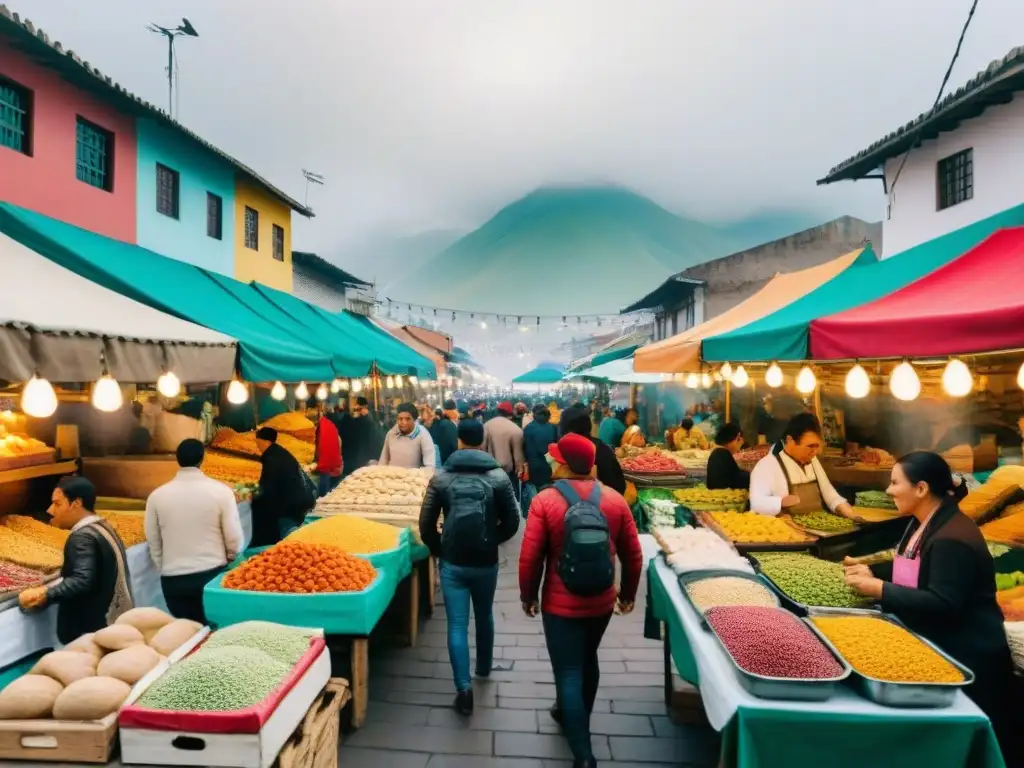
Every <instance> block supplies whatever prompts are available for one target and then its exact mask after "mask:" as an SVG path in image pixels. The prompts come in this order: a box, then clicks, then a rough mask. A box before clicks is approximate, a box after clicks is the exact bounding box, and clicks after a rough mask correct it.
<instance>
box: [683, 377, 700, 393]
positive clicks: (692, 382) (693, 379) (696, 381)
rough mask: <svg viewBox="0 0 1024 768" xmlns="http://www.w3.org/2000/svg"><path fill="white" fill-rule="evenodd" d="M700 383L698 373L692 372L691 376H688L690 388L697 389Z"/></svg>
mask: <svg viewBox="0 0 1024 768" xmlns="http://www.w3.org/2000/svg"><path fill="white" fill-rule="evenodd" d="M698 384H700V379H699V378H697V374H696V373H691V374H690V375H689V376H687V377H686V386H688V387H689V388H690V389H696V388H697V385H698Z"/></svg>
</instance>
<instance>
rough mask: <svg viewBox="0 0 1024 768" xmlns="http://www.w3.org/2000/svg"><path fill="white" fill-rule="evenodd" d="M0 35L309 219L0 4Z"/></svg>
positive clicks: (219, 152)
mask: <svg viewBox="0 0 1024 768" xmlns="http://www.w3.org/2000/svg"><path fill="white" fill-rule="evenodd" d="M0 33H7V34H9V35H10V36H11V37H12V38H13V39H15V40H16V41H17V42H18V43H20V44H21V47H22V48H23V50H25V51H26V52H28V53H30V54H31V55H32V57H33V58H34V59H35V60H36V61H38V62H40V63H42V64H44V65H47V66H50V67H52V68H54V69H57V70H58V71H60V72H61V74H62V75H64V76H65V78H66V79H68V80H69V81H70V82H72V83H74V84H76V85H79V86H81V87H83V88H92V89H94V90H97V91H99V92H100V93H102V94H103V95H104V96H105V97H106V98H108V99H109V100H110V101H111V102H113V103H114V104H116V105H117V106H119V107H120V108H122V109H124V110H126V111H128V112H130V113H133V114H135V115H137V116H142V117H148V118H151V119H153V120H156V121H157V122H159V123H161V124H162V125H164V126H167V127H169V128H171V129H173V130H175V131H177V132H179V133H181V134H182V135H184V136H186V137H187V138H189V139H191V140H192V141H195V142H197V143H198V144H200V145H202V146H203V147H205V148H206V149H208V150H209V151H210V152H213V153H214V154H215V155H217V156H218V157H220V158H222V159H223V160H225V161H227V162H228V163H230V164H231V165H232V166H234V168H235V170H236V171H237V172H238V173H239V174H241V175H242V176H243V177H244V178H245V179H246V180H247V181H249V182H250V183H253V184H256V185H258V186H260V187H262V188H263V189H264V190H266V191H267V192H268V193H269V194H270V195H271V196H273V197H275V198H277V199H278V200H279V201H280V202H282V203H284V204H285V205H287V206H289V207H290V208H291V209H292V210H293V211H295V212H296V213H300V214H302V215H303V216H307V217H311V216H313V211H312V210H311V209H309V208H307V207H306V206H304V205H302V203H300V202H298V201H297V200H295V199H293V198H291V197H289V196H288V195H286V194H285V193H284V192H282V191H281V190H280V189H278V188H277V187H275V186H274V185H273V184H271V183H270V182H269V181H267V180H266V179H264V178H263V177H262V176H260V175H259V174H258V173H256V171H254V170H253V169H252V168H250V167H249V166H247V165H245V164H243V163H240V162H239V161H238V160H235V158H233V157H231V155H229V154H227V153H226V152H224V151H223V150H220V149H218V148H217V147H215V146H213V145H212V144H211V143H210V142H208V141H206V140H205V139H203V138H202V137H201V136H198V135H197V134H195V133H193V132H192V131H190V130H189V129H188V128H186V127H185V126H184V125H182V124H181V123H179V122H178V121H177V120H175V119H174V118H173V117H171V116H170V115H169V114H167V113H166V112H164V111H163V110H162V109H160V108H159V107H157V106H154V105H153V104H150V103H149V102H148V101H145V100H143V99H141V98H139V97H138V96H136V95H135V94H133V93H130V92H129V91H127V90H126V89H125V88H124V87H123V86H122V85H120V84H119V83H116V82H114V80H113V78H111V77H110V76H109V75H105V74H103V73H102V72H100V70H99V69H97V68H96V67H94V66H92V65H91V64H90V63H89V62H88V61H83V60H82V58H81V57H80V56H78V54H76V53H75V52H74V51H72V50H70V49H68V50H65V48H64V47H63V46H62V45H61V44H60V43H59V42H58V41H56V40H53V41H51V40H50V37H49V35H47V34H46V33H45V32H44V31H43V30H41V29H38V28H37V27H36V26H35V25H34V24H33V23H32V22H31V21H29V20H28V19H23V18H21V16H19V15H18V14H17V13H14V12H13V11H11V10H10V9H8V8H7V6H6V5H3V4H2V3H0Z"/></svg>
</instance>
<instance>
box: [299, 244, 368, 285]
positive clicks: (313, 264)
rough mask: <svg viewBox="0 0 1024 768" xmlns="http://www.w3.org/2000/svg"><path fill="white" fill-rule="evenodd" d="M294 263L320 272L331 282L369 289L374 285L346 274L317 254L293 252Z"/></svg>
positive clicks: (349, 273) (348, 273)
mask: <svg viewBox="0 0 1024 768" xmlns="http://www.w3.org/2000/svg"><path fill="white" fill-rule="evenodd" d="M292 263H293V264H295V265H296V266H298V267H305V268H306V269H308V270H311V271H314V272H319V273H320V274H321V275H324V276H325V277H327V278H329V279H331V280H335V281H337V282H339V283H344V284H346V285H356V286H365V287H367V288H369V287H370V286H371V285H373V283H368V282H366V281H365V280H360V279H359V278H358V277H356V276H355V275H353V274H352V273H351V272H346V271H345V270H344V269H342V268H341V267H338V266H336V265H334V264H331V262H329V261H327V259H325V258H323V257H322V256H317V255H316V254H315V253H307V252H306V251H292Z"/></svg>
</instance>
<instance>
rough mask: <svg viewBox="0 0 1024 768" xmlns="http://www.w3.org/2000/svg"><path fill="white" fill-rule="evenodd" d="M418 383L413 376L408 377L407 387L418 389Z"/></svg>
mask: <svg viewBox="0 0 1024 768" xmlns="http://www.w3.org/2000/svg"><path fill="white" fill-rule="evenodd" d="M419 383H420V380H419V379H418V378H416V377H415V376H410V377H409V385H410V386H413V387H418V386H419Z"/></svg>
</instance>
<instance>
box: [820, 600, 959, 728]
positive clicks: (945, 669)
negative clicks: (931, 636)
mask: <svg viewBox="0 0 1024 768" xmlns="http://www.w3.org/2000/svg"><path fill="white" fill-rule="evenodd" d="M804 621H806V622H807V623H808V625H810V626H813V627H814V628H815V629H817V631H818V633H819V635H820V636H821V637H822V639H823V641H824V642H825V643H826V644H827V645H828V646H829V648H831V649H832V650H833V651H834V652H835V653H836V654H838V655H839V656H840V657H841V658H843V659H845V661H846V663H847V664H849V665H850V667H852V669H853V676H852V678H851V679H852V681H853V682H854V685H855V686H856V687H857V689H858V691H859V692H860V693H861V694H862V695H863V696H864V697H865V698H867V699H870V700H871V701H874V702H876V703H878V704H882V705H885V706H887V707H936V708H937V707H948V706H950V705H951V704H952V703H953V701H954V700H955V698H956V693H957V691H958V690H960V689H961V688H964V687H966V686H968V685H970V684H971V683H973V682H974V673H973V672H971V670H969V669H968V668H967V667H965V666H964V665H963V664H961V663H960V662H958V661H957V660H956V659H954V658H953V657H951V656H949V655H948V654H946V653H945V652H943V651H942V650H940V649H939V648H938V646H936V645H934V644H933V643H931V642H929V641H928V640H926V639H924V638H923V637H921V636H920V635H917V634H914V633H913V632H911V631H910V630H909V629H907V628H906V627H904V626H903V624H902V623H900V621H899V620H898V619H896V618H895V617H894V616H890V615H888V614H878V613H871V612H869V611H857V610H842V609H838V608H831V609H828V608H811V609H810V610H809V611H808V615H807V618H806V619H804Z"/></svg>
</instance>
